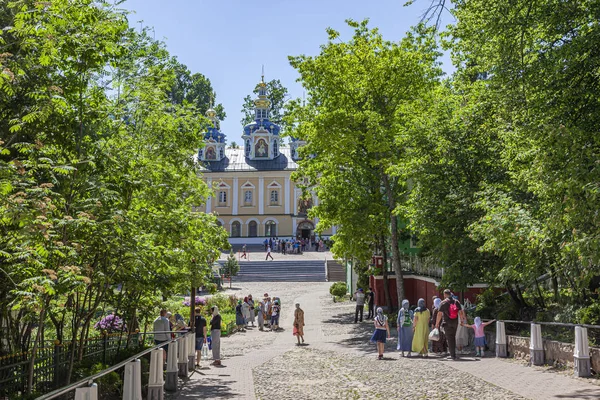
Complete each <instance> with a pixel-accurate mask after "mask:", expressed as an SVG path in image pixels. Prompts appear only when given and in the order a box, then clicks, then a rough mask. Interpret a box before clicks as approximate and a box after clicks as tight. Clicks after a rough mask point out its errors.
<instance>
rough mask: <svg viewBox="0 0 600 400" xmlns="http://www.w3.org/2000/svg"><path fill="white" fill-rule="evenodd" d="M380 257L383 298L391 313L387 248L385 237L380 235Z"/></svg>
mask: <svg viewBox="0 0 600 400" xmlns="http://www.w3.org/2000/svg"><path fill="white" fill-rule="evenodd" d="M381 255H382V256H383V269H382V271H381V273H382V275H383V294H384V296H385V302H386V304H387V305H388V307H389V308H390V311H393V309H394V307H392V296H391V295H390V286H389V284H388V271H387V261H388V254H387V247H386V243H385V236H384V235H381Z"/></svg>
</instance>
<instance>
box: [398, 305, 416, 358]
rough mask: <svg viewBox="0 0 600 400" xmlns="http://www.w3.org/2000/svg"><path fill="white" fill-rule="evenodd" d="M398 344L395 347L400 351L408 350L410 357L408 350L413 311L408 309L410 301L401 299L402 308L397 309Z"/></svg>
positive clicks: (411, 338)
mask: <svg viewBox="0 0 600 400" xmlns="http://www.w3.org/2000/svg"><path fill="white" fill-rule="evenodd" d="M396 322H397V323H398V346H397V347H396V349H397V350H398V351H401V352H402V357H404V352H405V351H408V356H409V357H410V351H411V348H412V340H413V312H412V311H411V310H410V303H409V302H408V300H406V299H405V300H402V308H400V310H399V311H398V319H397V320H396Z"/></svg>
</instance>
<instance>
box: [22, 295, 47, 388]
mask: <svg viewBox="0 0 600 400" xmlns="http://www.w3.org/2000/svg"><path fill="white" fill-rule="evenodd" d="M46 303H49V302H46ZM47 306H48V305H47V304H45V305H44V308H42V311H41V312H40V319H39V321H40V322H39V324H38V330H37V333H36V337H35V340H34V341H33V349H32V350H31V358H30V359H29V371H27V394H31V392H32V389H33V375H34V368H35V360H36V357H37V349H38V347H39V343H40V337H41V334H42V326H43V325H44V319H45V318H46V307H47Z"/></svg>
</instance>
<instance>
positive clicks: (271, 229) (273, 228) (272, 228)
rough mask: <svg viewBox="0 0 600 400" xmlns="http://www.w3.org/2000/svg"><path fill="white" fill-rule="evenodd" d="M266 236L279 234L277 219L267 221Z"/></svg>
mask: <svg viewBox="0 0 600 400" xmlns="http://www.w3.org/2000/svg"><path fill="white" fill-rule="evenodd" d="M265 236H268V237H275V236H277V224H276V223H275V221H267V223H266V224H265Z"/></svg>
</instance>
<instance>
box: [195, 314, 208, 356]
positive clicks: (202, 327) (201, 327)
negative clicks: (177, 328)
mask: <svg viewBox="0 0 600 400" xmlns="http://www.w3.org/2000/svg"><path fill="white" fill-rule="evenodd" d="M194 314H195V315H194V330H195V331H196V367H199V366H200V360H201V359H202V346H204V343H206V336H207V335H206V333H207V327H206V318H204V317H203V316H202V310H201V309H200V308H196V310H195V312H194Z"/></svg>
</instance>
